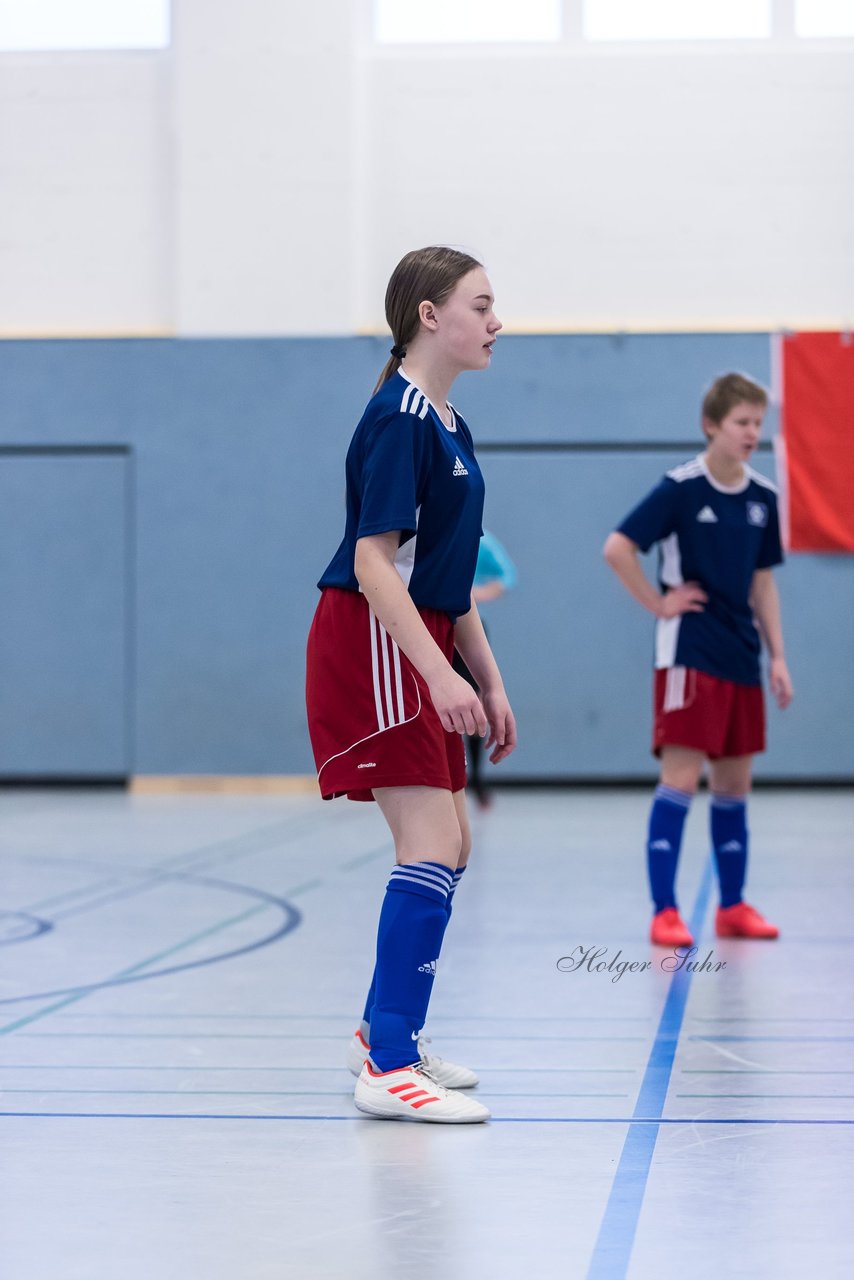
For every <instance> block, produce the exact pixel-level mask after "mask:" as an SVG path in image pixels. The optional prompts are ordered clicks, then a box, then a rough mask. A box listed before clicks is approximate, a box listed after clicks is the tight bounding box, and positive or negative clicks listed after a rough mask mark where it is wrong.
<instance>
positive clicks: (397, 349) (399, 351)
mask: <svg viewBox="0 0 854 1280" xmlns="http://www.w3.org/2000/svg"><path fill="white" fill-rule="evenodd" d="M391 354H392V355H393V356H394V358H395V360H405V359H406V347H401V346H397V344H395V346H393V347H392V349H391Z"/></svg>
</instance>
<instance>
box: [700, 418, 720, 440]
mask: <svg viewBox="0 0 854 1280" xmlns="http://www.w3.org/2000/svg"><path fill="white" fill-rule="evenodd" d="M717 429H718V423H717V422H712V420H711V418H704V419H703V435H704V436H705V437H706V439H707V440H711V439H713V437H714V434H715V432H716V431H717Z"/></svg>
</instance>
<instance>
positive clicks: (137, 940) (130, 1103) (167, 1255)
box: [0, 790, 854, 1280]
mask: <svg viewBox="0 0 854 1280" xmlns="http://www.w3.org/2000/svg"><path fill="white" fill-rule="evenodd" d="M647 806H648V797H647V796H646V795H645V794H644V793H642V792H640V791H618V790H615V791H598V790H597V791H586V792H576V791H567V792H558V791H548V792H546V791H542V792H499V793H497V795H496V797H495V800H494V804H493V806H492V807H491V808H490V809H489V810H488V811H486V812H483V813H476V814H474V815H473V827H474V834H475V853H474V856H473V860H472V864H471V870H470V871H469V873H468V874H467V876H466V878H465V880H464V881H463V883H462V886H461V888H460V891H459V893H458V895H457V899H456V904H455V911H454V920H453V924H452V927H451V929H450V930H449V933H448V936H447V939H446V946H445V951H444V953H443V957H442V964H441V966H440V971H439V976H438V978H437V980H436V986H435V990H434V999H433V1006H432V1009H431V1019H430V1024H429V1027H428V1033H429V1034H430V1035H431V1036H432V1038H433V1045H432V1049H433V1050H435V1051H437V1052H439V1053H440V1054H442V1055H443V1056H446V1057H449V1058H452V1059H454V1060H455V1061H460V1062H465V1063H466V1064H467V1065H470V1066H472V1067H474V1068H475V1069H476V1070H477V1071H478V1072H479V1074H480V1076H481V1085H480V1087H479V1089H478V1091H477V1096H479V1097H480V1098H482V1100H483V1101H485V1102H486V1103H487V1104H488V1106H489V1107H490V1109H491V1111H492V1114H493V1120H492V1122H491V1123H490V1124H489V1125H487V1126H470V1127H468V1126H466V1127H456V1126H454V1127H450V1128H448V1127H443V1126H430V1125H417V1124H395V1123H388V1122H378V1121H371V1120H368V1119H366V1118H364V1117H362V1116H360V1115H359V1113H358V1112H356V1111H355V1110H354V1108H353V1105H352V1083H353V1082H352V1077H350V1076H349V1075H348V1073H347V1072H346V1070H345V1069H344V1067H343V1065H342V1064H343V1056H344V1052H345V1050H346V1045H347V1042H348V1040H349V1037H350V1035H351V1034H352V1031H353V1028H354V1027H355V1025H356V1024H357V1022H358V1018H359V1016H360V1013H361V1007H362V1003H363V999H364V993H365V986H366V983H367V981H368V978H369V976H370V968H371V948H372V942H373V933H374V927H375V922H376V916H377V912H378V909H379V903H380V900H381V896H382V892H383V887H384V885H385V881H386V878H387V874H388V868H389V866H390V863H391V846H390V842H389V839H388V836H387V834H386V831H385V828H384V825H383V823H382V820H381V818H380V815H379V814H378V812H377V811H376V809H375V806H373V805H353V804H347V803H346V802H344V801H339V802H336V803H334V804H326V805H324V804H322V803H321V802H320V801H319V800H315V799H314V798H313V797H305V796H298V797H257V798H250V797H227V796H219V797H218V796H180V797H134V796H128V795H124V794H122V793H117V792H104V793H85V792H70V791H69V792H34V791H19V792H14V791H13V792H6V793H5V794H3V795H2V796H0V854H2V883H3V889H4V893H3V910H2V913H0V944H2V945H0V960H2V979H0V1084H2V1086H3V1093H2V1099H0V1111H2V1118H0V1126H2V1130H0V1131H2V1149H3V1155H4V1158H3V1161H2V1173H0V1259H2V1262H3V1264H4V1265H3V1270H4V1275H5V1276H7V1277H8V1280H43V1277H46V1276H48V1275H50V1276H57V1277H60V1280H78V1278H79V1280H114V1278H115V1277H119V1276H121V1277H122V1280H137V1278H139V1280H142V1278H143V1277H145V1280H151V1278H152V1277H156V1280H172V1277H175V1280H178V1277H181V1280H186V1278H187V1277H191V1278H195V1277H199V1278H200V1280H201V1278H204V1280H220V1278H222V1280H225V1278H226V1277H228V1278H229V1280H231V1278H232V1277H240V1280H255V1278H256V1277H257V1278H258V1280H266V1278H267V1277H270V1278H271V1280H272V1278H273V1277H276V1280H281V1278H282V1277H299V1278H300V1280H303V1278H305V1280H312V1278H314V1277H318V1278H320V1277H339V1276H347V1277H349V1278H351V1280H361V1277H368V1276H370V1277H372V1278H373V1277H375V1276H376V1275H377V1274H380V1273H382V1271H388V1272H389V1273H390V1274H393V1275H396V1276H401V1277H412V1278H413V1280H415V1278H416V1277H417V1278H419V1280H420V1278H421V1277H425V1276H432V1275H440V1274H442V1275H444V1276H446V1277H448V1278H449V1280H484V1278H485V1277H490V1278H492V1277H495V1278H497V1280H504V1277H507V1278H508V1280H509V1277H511V1276H513V1277H515V1276H517V1275H519V1274H525V1275H527V1276H531V1277H536V1278H538V1280H551V1277H578V1278H579V1280H588V1278H590V1280H594V1278H595V1280H600V1278H606V1280H611V1277H614V1278H617V1277H623V1276H626V1277H629V1280H647V1278H649V1280H652V1278H653V1277H654V1278H655V1280H669V1278H670V1277H673V1278H674V1280H675V1278H676V1277H680V1278H681V1277H684V1276H688V1275H690V1276H692V1277H695V1278H697V1280H706V1278H708V1280H711V1278H712V1277H716V1278H717V1277H721V1276H745V1277H766V1276H767V1277H789V1276H791V1277H795V1276H797V1277H801V1276H802V1275H804V1274H807V1273H813V1272H816V1273H819V1274H821V1275H822V1276H823V1277H825V1278H828V1280H832V1278H834V1277H839V1278H840V1280H841V1278H842V1277H845V1280H850V1277H851V1276H852V1275H854V1229H853V1228H852V1222H851V1219H852V1214H851V1209H850V1206H851V1205H852V1203H854V1052H852V1047H854V984H852V981H851V965H852V961H854V949H852V942H854V928H852V923H851V920H852V908H854V862H853V861H852V858H851V853H852V851H854V837H852V832H854V796H852V794H851V793H850V792H846V791H792V792H781V791H765V792H760V793H759V794H758V795H757V796H756V797H755V799H754V801H753V805H752V835H753V848H754V856H753V859H752V865H751V875H750V884H749V893H748V898H749V900H751V901H753V902H754V903H755V904H756V905H757V906H758V907H759V908H760V909H761V910H762V911H763V912H764V913H765V914H767V915H768V916H769V917H770V918H771V919H773V920H775V921H776V922H777V923H778V924H779V925H780V927H781V938H780V940H779V941H778V942H776V943H750V942H743V941H732V940H728V941H719V940H717V939H716V938H715V937H714V933H713V927H712V925H713V917H714V906H715V901H716V899H715V885H714V880H713V876H712V874H711V867H710V862H709V858H708V848H707V839H706V805H705V800H704V799H702V798H701V799H700V800H699V801H698V802H697V803H696V804H695V806H694V808H693V810H692V813H691V815H690V817H689V820H688V827H687V831H686V841H685V849H684V852H683V859H682V866H681V869H680V881H679V888H680V903H681V907H682V910H683V914H684V915H685V917H686V919H690V920H691V922H692V923H693V925H694V926H695V929H696V932H697V936H698V950H697V954H696V956H695V957H694V963H695V969H694V970H693V971H691V970H690V968H689V967H688V966H686V965H677V962H676V961H675V959H674V958H673V957H670V958H668V957H667V954H666V953H665V952H662V951H660V950H656V949H653V948H651V947H650V945H649V944H648V942H647V941H646V930H647V926H648V910H647V905H646V890H645V885H644V879H643V862H642V856H641V846H642V832H643V827H644V822H645V817H646V811H647ZM609 966H610V967H609ZM628 966H632V967H631V968H629V967H628ZM674 970H675V971H674ZM378 1269H379V1270H378Z"/></svg>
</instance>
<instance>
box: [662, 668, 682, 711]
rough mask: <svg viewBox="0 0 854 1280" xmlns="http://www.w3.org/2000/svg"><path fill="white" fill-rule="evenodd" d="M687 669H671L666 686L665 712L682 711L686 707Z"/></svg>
mask: <svg viewBox="0 0 854 1280" xmlns="http://www.w3.org/2000/svg"><path fill="white" fill-rule="evenodd" d="M686 674H687V671H686V668H685V667H670V668H669V669H668V672H667V680H666V683H665V686H664V710H665V711H681V710H682V708H683V707H684V706H685V676H686Z"/></svg>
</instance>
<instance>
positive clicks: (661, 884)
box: [646, 782, 693, 913]
mask: <svg viewBox="0 0 854 1280" xmlns="http://www.w3.org/2000/svg"><path fill="white" fill-rule="evenodd" d="M692 798H693V797H692V795H691V792H690V791H680V790H679V789H678V788H677V787H667V786H665V785H664V783H663V782H660V783H659V784H658V786H657V787H656V788H655V795H654V796H653V801H652V809H651V810H650V814H649V834H648V836H647V842H646V865H647V870H648V872H649V887H650V891H651V893H652V900H653V902H654V903H655V910H656V913H658V912H659V911H664V910H665V908H666V907H675V906H676V867H677V864H678V862H679V850H680V849H681V847H682V832H683V829H684V827H685V819H686V817H687V816H688V810H689V808H690V807H691V800H692Z"/></svg>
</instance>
